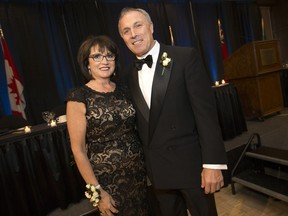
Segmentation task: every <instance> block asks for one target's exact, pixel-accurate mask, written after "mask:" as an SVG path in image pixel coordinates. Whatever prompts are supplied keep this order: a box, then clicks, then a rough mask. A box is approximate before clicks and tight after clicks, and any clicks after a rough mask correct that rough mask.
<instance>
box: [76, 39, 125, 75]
mask: <svg viewBox="0 0 288 216" xmlns="http://www.w3.org/2000/svg"><path fill="white" fill-rule="evenodd" d="M94 46H98V48H99V51H100V52H104V51H105V50H106V49H107V50H108V51H109V52H111V53H112V54H114V55H115V71H114V73H116V74H117V73H118V71H119V68H120V65H119V62H118V60H119V50H118V47H117V45H116V44H115V43H114V42H113V41H112V40H111V39H110V38H109V37H107V36H105V35H100V36H89V37H88V38H87V39H86V40H85V41H84V42H83V43H82V44H81V46H80V48H79V50H78V55H77V61H78V64H79V66H80V70H81V72H82V74H83V75H84V77H85V78H86V79H87V80H88V81H89V80H92V79H94V78H93V77H92V75H91V74H90V73H89V69H88V62H89V61H88V58H89V55H90V51H91V48H92V47H94Z"/></svg>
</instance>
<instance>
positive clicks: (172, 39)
mask: <svg viewBox="0 0 288 216" xmlns="http://www.w3.org/2000/svg"><path fill="white" fill-rule="evenodd" d="M169 33H170V38H171V45H172V46H174V37H173V32H172V27H171V25H169Z"/></svg>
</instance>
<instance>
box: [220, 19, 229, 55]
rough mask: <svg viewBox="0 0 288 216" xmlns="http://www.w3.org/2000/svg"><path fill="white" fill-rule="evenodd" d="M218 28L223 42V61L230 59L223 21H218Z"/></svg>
mask: <svg viewBox="0 0 288 216" xmlns="http://www.w3.org/2000/svg"><path fill="white" fill-rule="evenodd" d="M218 28H219V37H220V41H221V49H222V59H223V60H224V59H226V58H227V57H228V51H227V46H226V43H225V40H224V32H223V29H222V26H221V21H220V19H218Z"/></svg>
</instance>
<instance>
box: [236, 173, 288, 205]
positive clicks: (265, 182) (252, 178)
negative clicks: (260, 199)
mask: <svg viewBox="0 0 288 216" xmlns="http://www.w3.org/2000/svg"><path fill="white" fill-rule="evenodd" d="M232 182H236V183H239V184H241V185H243V186H246V187H248V188H251V189H254V190H256V191H258V192H261V193H263V194H266V195H268V196H271V197H274V198H276V199H279V200H282V201H285V202H288V181H285V180H283V179H279V178H276V177H273V176H269V175H265V174H263V173H256V172H255V171H253V170H245V171H243V172H241V173H239V174H237V175H236V176H233V177H232Z"/></svg>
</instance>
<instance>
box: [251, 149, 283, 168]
mask: <svg viewBox="0 0 288 216" xmlns="http://www.w3.org/2000/svg"><path fill="white" fill-rule="evenodd" d="M245 155H246V156H248V157H252V158H256V159H260V160H265V161H269V162H273V163H276V164H281V165H284V166H288V150H282V149H275V148H271V147H266V146H261V147H259V148H257V149H255V150H252V151H248V152H246V153H245Z"/></svg>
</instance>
